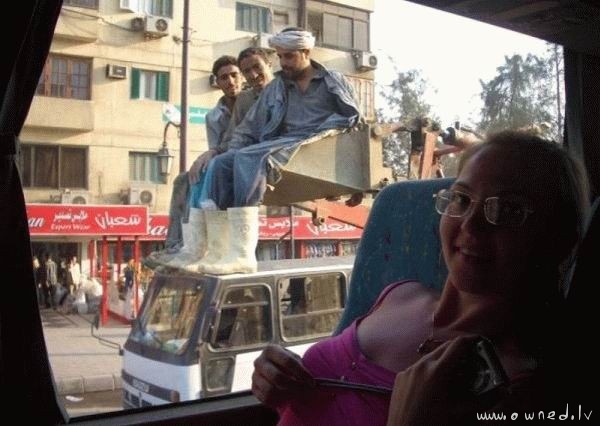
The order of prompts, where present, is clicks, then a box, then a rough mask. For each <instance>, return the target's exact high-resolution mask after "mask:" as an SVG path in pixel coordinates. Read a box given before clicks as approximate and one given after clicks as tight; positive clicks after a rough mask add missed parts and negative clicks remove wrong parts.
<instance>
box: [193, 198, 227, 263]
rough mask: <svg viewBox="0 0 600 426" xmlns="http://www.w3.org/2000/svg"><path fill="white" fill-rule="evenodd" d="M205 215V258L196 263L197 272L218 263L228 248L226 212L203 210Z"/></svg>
mask: <svg viewBox="0 0 600 426" xmlns="http://www.w3.org/2000/svg"><path fill="white" fill-rule="evenodd" d="M204 212H205V213H204V214H205V215H206V240H207V247H206V256H204V258H203V259H202V260H201V261H200V262H199V263H198V271H197V272H204V268H206V267H207V266H210V265H212V264H213V263H216V262H218V261H219V260H220V259H221V257H223V256H224V255H225V253H224V251H225V250H227V247H229V229H228V228H227V211H225V210H205V211H204Z"/></svg>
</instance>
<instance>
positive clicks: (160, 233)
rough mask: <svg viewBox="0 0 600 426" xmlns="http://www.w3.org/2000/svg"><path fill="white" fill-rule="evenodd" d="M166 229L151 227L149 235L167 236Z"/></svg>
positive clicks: (163, 227) (158, 226) (160, 226)
mask: <svg viewBox="0 0 600 426" xmlns="http://www.w3.org/2000/svg"><path fill="white" fill-rule="evenodd" d="M167 229H168V228H167V227H166V226H162V225H157V226H151V227H150V232H149V234H150V235H152V236H153V237H166V236H167Z"/></svg>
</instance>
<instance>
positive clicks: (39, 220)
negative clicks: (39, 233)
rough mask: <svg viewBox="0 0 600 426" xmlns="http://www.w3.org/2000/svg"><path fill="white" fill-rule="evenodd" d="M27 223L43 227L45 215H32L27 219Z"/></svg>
mask: <svg viewBox="0 0 600 426" xmlns="http://www.w3.org/2000/svg"><path fill="white" fill-rule="evenodd" d="M27 224H28V225H29V227H30V228H42V227H43V226H44V218H43V217H30V218H29V219H27Z"/></svg>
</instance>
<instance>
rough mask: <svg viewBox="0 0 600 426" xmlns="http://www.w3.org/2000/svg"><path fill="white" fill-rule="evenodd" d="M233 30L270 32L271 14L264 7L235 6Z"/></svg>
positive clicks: (242, 4) (238, 4)
mask: <svg viewBox="0 0 600 426" xmlns="http://www.w3.org/2000/svg"><path fill="white" fill-rule="evenodd" d="M235 29H236V30H239V31H251V32H254V33H259V32H263V33H270V32H272V25H271V12H270V10H269V9H267V8H266V7H260V6H254V5H251V4H245V3H239V2H238V3H236V4H235Z"/></svg>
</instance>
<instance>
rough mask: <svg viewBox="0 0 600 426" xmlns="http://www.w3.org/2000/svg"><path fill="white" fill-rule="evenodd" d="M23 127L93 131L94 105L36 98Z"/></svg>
mask: <svg viewBox="0 0 600 426" xmlns="http://www.w3.org/2000/svg"><path fill="white" fill-rule="evenodd" d="M25 126H30V127H42V128H47V129H48V128H49V129H68V130H75V131H90V130H93V129H94V104H93V102H92V101H82V100H79V99H65V98H52V97H48V96H36V97H34V98H33V102H32V104H31V108H30V109H29V115H28V116H27V120H26V121H25Z"/></svg>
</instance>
